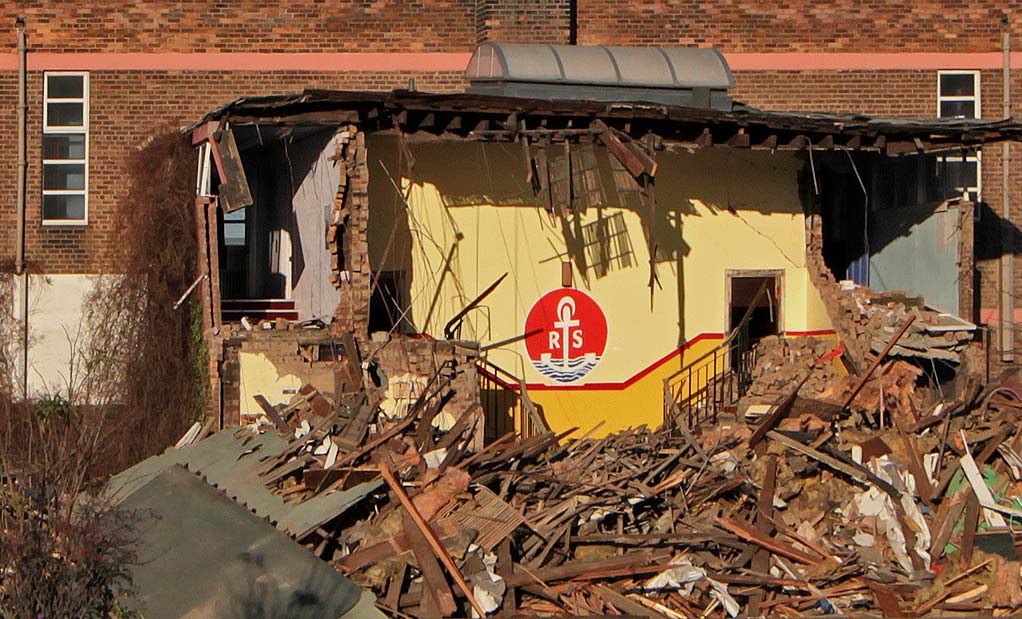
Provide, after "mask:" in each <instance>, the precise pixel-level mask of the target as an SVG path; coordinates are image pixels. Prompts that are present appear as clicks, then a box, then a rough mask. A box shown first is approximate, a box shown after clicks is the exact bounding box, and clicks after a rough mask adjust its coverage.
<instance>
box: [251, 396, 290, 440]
mask: <svg viewBox="0 0 1022 619" xmlns="http://www.w3.org/2000/svg"><path fill="white" fill-rule="evenodd" d="M254 397H255V401H256V404H258V405H259V408H261V409H263V412H264V413H266V417H267V418H269V420H270V421H272V422H273V425H274V426H276V427H277V431H278V432H280V433H281V434H288V435H290V434H292V432H291V426H289V425H287V422H285V421H284V418H283V417H281V416H280V413H278V412H277V409H275V408H273V405H272V404H270V403H269V402H268V401H267V400H266V398H264V397H263V396H262V394H258V393H257V394H256V395H255V396H254Z"/></svg>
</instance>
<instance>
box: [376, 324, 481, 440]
mask: <svg viewBox="0 0 1022 619" xmlns="http://www.w3.org/2000/svg"><path fill="white" fill-rule="evenodd" d="M365 356H366V358H367V359H371V360H373V361H376V363H378V364H379V367H380V369H382V370H383V374H384V376H386V380H387V382H388V388H389V392H390V394H391V395H392V396H395V397H397V398H401V399H405V400H411V401H414V399H415V398H417V397H418V396H419V395H420V394H421V390H422V389H423V388H425V385H426V384H427V383H428V382H429V379H430V378H432V377H433V375H434V374H437V373H438V372H439V373H440V374H441V377H442V379H443V380H448V379H449V381H450V388H451V389H452V390H453V392H454V393H453V396H452V399H451V401H450V402H449V403H448V404H447V405H446V406H444V411H446V412H448V413H450V414H451V415H452V416H453V417H454V418H460V417H461V416H462V415H465V414H480V413H481V411H482V408H481V406H480V400H479V377H478V374H477V372H476V365H475V364H476V359H477V357H478V347H477V346H476V345H475V344H471V343H467V342H457V341H443V340H434V339H430V338H420V337H408V336H402V335H396V334H394V335H389V336H388V335H387V334H384V333H378V334H374V337H373V338H372V341H370V342H369V343H368V344H367V345H366V353H365ZM401 383H404V386H401ZM408 403H409V402H407V401H406V402H405V403H404V404H408ZM397 404H400V403H397ZM480 420H481V417H480ZM482 430H483V428H482V425H481V424H480V426H479V427H477V428H476V432H477V435H478V436H481V435H482V434H481V433H482Z"/></svg>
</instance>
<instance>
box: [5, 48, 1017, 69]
mask: <svg viewBox="0 0 1022 619" xmlns="http://www.w3.org/2000/svg"><path fill="white" fill-rule="evenodd" d="M470 57H471V54H470V53H467V52H394V53H391V52H379V53H355V52H350V53H349V52H341V53H330V52H295V53H290V52H288V53H283V52H282V53H275V52H265V53H264V52H239V53H221V52H196V53H134V52H110V53H106V52H83V53H71V52H68V53H64V52H32V51H30V52H29V54H28V68H29V70H32V71H61V70H63V71H308V72H327V73H329V72H339V71H463V70H465V67H466V66H467V65H468V60H469V58H470ZM725 57H726V58H727V61H728V64H729V65H730V66H731V69H732V70H734V71H851V70H934V71H935V70H939V69H999V68H1000V67H1001V62H1002V55H1001V53H1000V52H975V53H972V52H963V53H957V52H949V53H914V52H911V53H877V54H872V53H845V52H834V53H808V52H792V53H783V52H782V53H756V52H733V53H729V54H725ZM1011 62H1012V66H1015V67H1019V66H1022V52H1015V53H1013V54H1012V55H1011ZM17 68H18V57H17V55H16V54H15V53H13V52H11V53H6V54H0V70H15V69H17Z"/></svg>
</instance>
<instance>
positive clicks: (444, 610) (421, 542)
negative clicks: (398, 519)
mask: <svg viewBox="0 0 1022 619" xmlns="http://www.w3.org/2000/svg"><path fill="white" fill-rule="evenodd" d="M405 532H406V533H407V535H408V543H409V545H410V546H411V547H412V552H413V553H414V554H415V561H416V562H417V563H418V564H419V570H420V571H421V572H422V580H423V585H422V586H423V602H425V601H426V600H427V599H428V598H429V597H432V598H433V600H434V601H435V602H436V605H437V609H438V610H439V611H440V614H441V616H443V617H450V616H452V615H454V613H455V612H456V611H457V610H458V605H457V604H455V602H454V595H453V594H452V593H451V588H450V586H449V585H448V584H447V579H446V578H444V573H443V571H442V570H441V569H440V564H439V563H437V560H436V555H434V554H433V551H432V550H431V549H430V543H429V540H428V538H427V537H426V536H425V535H424V532H423V531H422V530H421V529H420V528H419V527H418V526H416V523H415V521H414V519H413V518H412V517H411V516H410V515H408V514H405Z"/></svg>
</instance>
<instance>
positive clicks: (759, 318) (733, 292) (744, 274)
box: [725, 269, 784, 346]
mask: <svg viewBox="0 0 1022 619" xmlns="http://www.w3.org/2000/svg"><path fill="white" fill-rule="evenodd" d="M725 277H726V282H725V286H726V297H727V316H726V320H727V332H728V333H730V332H731V331H733V330H734V329H735V327H737V326H739V324H740V323H741V322H742V320H743V319H744V318H745V316H746V314H747V313H749V314H750V315H749V318H748V323H747V330H746V334H747V336H748V341H749V344H750V345H753V346H754V345H755V344H756V342H758V341H759V340H761V339H763V338H764V337H766V336H768V335H777V334H779V333H780V332H781V330H782V316H781V307H782V304H781V299H782V295H783V288H784V285H783V284H784V271H783V270H781V269H769V270H759V271H739V270H733V271H730V270H729V271H727V272H726V275H725ZM760 289H763V290H764V292H763V294H760ZM750 312H751V313H750Z"/></svg>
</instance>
